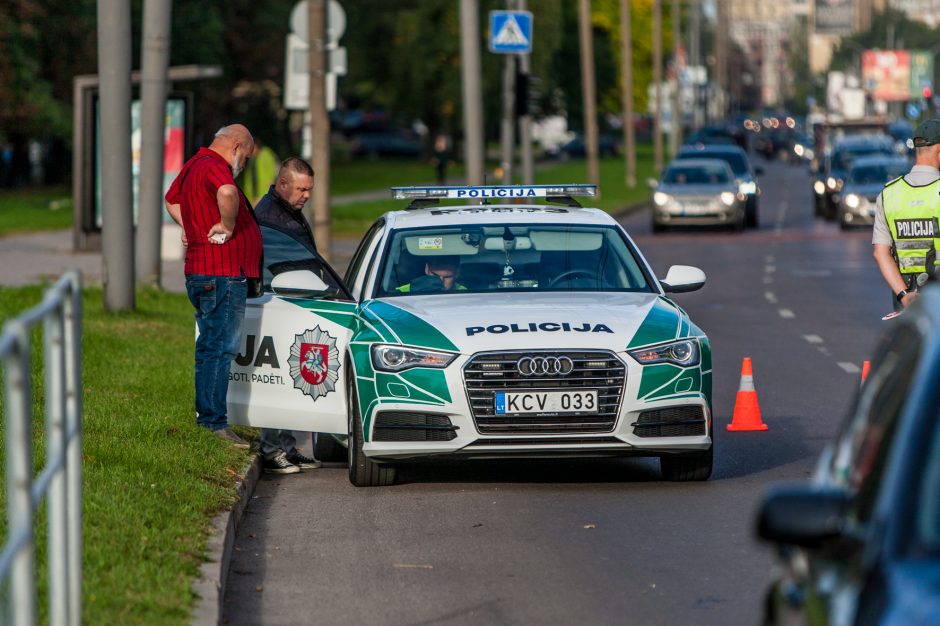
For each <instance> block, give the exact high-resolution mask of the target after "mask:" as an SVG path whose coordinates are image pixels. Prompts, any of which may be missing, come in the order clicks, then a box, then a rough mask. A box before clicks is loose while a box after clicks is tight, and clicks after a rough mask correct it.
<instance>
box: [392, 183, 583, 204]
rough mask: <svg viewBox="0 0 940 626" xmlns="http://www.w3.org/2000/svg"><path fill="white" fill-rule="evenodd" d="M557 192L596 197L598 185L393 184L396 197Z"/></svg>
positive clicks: (550, 194)
mask: <svg viewBox="0 0 940 626" xmlns="http://www.w3.org/2000/svg"><path fill="white" fill-rule="evenodd" d="M554 196H569V197H573V196H584V197H590V198H595V197H597V185H503V186H497V185H483V186H475V185H467V186H462V187H392V197H393V198H394V199H396V200H417V199H422V198H427V199H437V200H440V199H444V198H453V199H457V200H486V199H489V198H497V199H506V200H511V199H513V198H549V197H554Z"/></svg>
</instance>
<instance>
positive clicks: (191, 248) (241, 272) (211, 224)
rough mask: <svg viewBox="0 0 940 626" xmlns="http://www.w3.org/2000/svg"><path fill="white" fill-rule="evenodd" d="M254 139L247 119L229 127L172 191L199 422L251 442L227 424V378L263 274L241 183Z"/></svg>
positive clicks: (238, 441)
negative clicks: (253, 289) (190, 311)
mask: <svg viewBox="0 0 940 626" xmlns="http://www.w3.org/2000/svg"><path fill="white" fill-rule="evenodd" d="M253 149H254V141H253V140H252V137H251V133H250V132H248V129H247V128H245V127H244V126H242V125H241V124H232V125H231V126H224V127H222V128H221V129H219V131H218V132H217V133H216V134H215V138H214V139H213V141H212V143H211V144H210V145H209V147H208V148H200V149H199V152H197V153H196V154H195V156H193V157H192V158H191V159H189V160H188V161H187V162H186V163H185V164H184V165H183V169H182V170H180V173H179V176H177V177H176V180H174V181H173V184H171V185H170V189H169V191H167V193H166V198H165V200H166V210H167V212H168V213H169V214H170V216H171V217H172V218H173V219H174V220H175V221H176V223H177V224H179V225H180V226H182V227H183V242H184V243H185V244H186V262H185V267H184V272H185V274H186V292H187V293H188V294H189V301H190V302H192V305H193V307H194V308H195V309H196V326H197V327H198V328H199V337H198V338H197V339H196V423H197V424H198V425H200V426H202V427H204V428H208V429H209V430H211V431H213V432H214V433H215V434H216V435H217V436H218V437H220V438H222V439H225V440H227V441H229V442H231V443H232V444H233V445H234V446H235V447H238V448H248V442H247V441H245V440H244V439H242V438H241V437H239V436H238V435H237V434H235V433H234V432H233V431H232V429H231V427H230V426H229V423H228V408H227V404H226V396H227V394H228V376H229V370H230V369H231V364H232V360H233V359H234V358H235V356H236V355H237V354H238V351H239V349H240V347H241V323H242V319H243V318H244V317H245V301H246V299H247V296H248V282H247V281H248V279H249V278H260V271H259V270H260V265H261V230H260V229H259V228H258V224H257V223H256V221H255V218H254V216H253V215H252V213H251V209H250V208H249V207H248V203H247V200H246V199H245V195H244V194H243V193H242V192H241V190H239V188H238V187H237V186H236V185H235V176H237V175H238V174H239V172H241V171H242V169H244V167H245V164H246V163H247V160H248V157H249V155H251V153H252V150H253Z"/></svg>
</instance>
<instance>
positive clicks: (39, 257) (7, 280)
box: [0, 229, 359, 293]
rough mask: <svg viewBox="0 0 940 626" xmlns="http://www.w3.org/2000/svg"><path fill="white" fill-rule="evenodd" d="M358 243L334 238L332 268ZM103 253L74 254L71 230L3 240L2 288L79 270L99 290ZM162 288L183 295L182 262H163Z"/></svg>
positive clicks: (340, 270)
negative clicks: (71, 270)
mask: <svg viewBox="0 0 940 626" xmlns="http://www.w3.org/2000/svg"><path fill="white" fill-rule="evenodd" d="M358 244H359V241H358V239H352V238H348V237H342V238H333V240H332V247H333V254H332V258H333V262H331V263H330V265H332V266H333V269H335V270H336V271H337V272H338V273H339V274H340V275H341V276H342V274H343V273H344V272H345V271H346V266H347V265H348V264H349V260H350V259H351V258H352V255H353V253H354V252H355V251H356V246H357V245H358ZM102 267H103V266H102V260H101V253H100V252H74V251H73V250H72V230H71V229H69V230H58V231H48V232H42V233H31V234H28V235H12V236H9V237H0V285H3V286H7V287H20V286H23V285H35V284H51V283H53V282H55V281H56V280H57V279H58V278H59V277H60V276H61V275H62V274H63V273H65V271H66V270H70V269H73V268H75V269H78V270H79V271H80V272H81V274H82V284H83V285H85V286H92V285H94V286H100V285H101V280H102V279H101V277H102ZM161 272H162V278H161V284H162V285H163V288H164V289H166V290H167V291H170V292H174V293H184V292H185V291H186V288H185V284H184V279H183V261H182V259H180V260H164V261H163V263H162V266H161Z"/></svg>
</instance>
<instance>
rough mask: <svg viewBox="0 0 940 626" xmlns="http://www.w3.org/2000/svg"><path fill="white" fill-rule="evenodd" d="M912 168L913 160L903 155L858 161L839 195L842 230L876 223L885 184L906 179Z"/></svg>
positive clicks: (839, 218)
mask: <svg viewBox="0 0 940 626" xmlns="http://www.w3.org/2000/svg"><path fill="white" fill-rule="evenodd" d="M910 169H911V161H910V160H908V159H907V158H905V157H902V156H872V157H861V158H859V159H856V160H855V161H854V162H853V163H852V167H851V168H850V169H849V173H848V176H846V179H845V184H844V185H843V186H842V191H841V192H840V193H839V196H838V198H839V208H838V213H837V215H836V218H837V219H838V220H839V226H840V227H841V228H842V230H846V229H848V228H851V227H853V226H871V225H872V224H874V223H875V202H876V201H877V200H878V195H879V194H880V193H881V190H882V189H884V186H885V183H887V182H888V181H890V180H894V179H895V178H898V177H899V176H904V175H905V174H906V173H907V172H909V171H910Z"/></svg>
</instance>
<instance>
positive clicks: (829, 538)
mask: <svg viewBox="0 0 940 626" xmlns="http://www.w3.org/2000/svg"><path fill="white" fill-rule="evenodd" d="M850 501H851V498H850V496H849V493H848V491H846V490H845V489H839V488H832V487H817V486H814V485H812V484H810V483H796V484H790V485H783V486H780V487H775V488H773V489H771V490H770V491H769V492H768V493H767V494H766V495H765V496H764V498H763V501H762V502H761V504H760V507H759V509H758V514H757V534H758V536H759V537H760V538H761V539H764V540H765V541H769V542H772V543H776V544H784V545H793V546H800V547H803V548H819V547H821V546H823V545H824V544H827V543H831V542H833V541H835V540H839V539H845V538H848V537H846V536H845V535H844V531H845V527H846V516H847V514H848V507H849V502H850Z"/></svg>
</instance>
